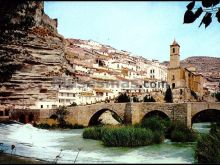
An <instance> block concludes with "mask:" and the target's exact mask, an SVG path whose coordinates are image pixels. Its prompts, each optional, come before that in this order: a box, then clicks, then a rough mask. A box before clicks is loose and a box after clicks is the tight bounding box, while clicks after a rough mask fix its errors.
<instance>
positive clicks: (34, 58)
mask: <svg viewBox="0 0 220 165" xmlns="http://www.w3.org/2000/svg"><path fill="white" fill-rule="evenodd" d="M0 15H1V17H0V34H1V35H0V104H7V105H8V104H16V105H19V104H20V105H21V106H23V104H24V103H25V104H26V105H29V104H30V105H33V104H34V102H35V101H36V99H38V98H55V97H56V91H55V90H54V88H53V85H52V80H53V77H54V76H61V75H62V74H63V73H65V70H66V69H65V64H66V61H65V58H64V47H65V40H64V38H63V37H62V36H61V35H59V34H58V33H57V27H56V26H57V21H56V20H53V19H50V18H49V17H48V16H47V15H46V14H45V13H44V3H43V2H41V1H17V2H9V1H0Z"/></svg>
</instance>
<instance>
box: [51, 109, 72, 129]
mask: <svg viewBox="0 0 220 165" xmlns="http://www.w3.org/2000/svg"><path fill="white" fill-rule="evenodd" d="M68 114H69V111H68V110H67V108H66V107H65V106H61V107H59V108H58V109H57V110H56V112H55V114H54V116H57V120H58V123H59V126H60V127H61V128H63V127H64V126H65V125H66V121H65V119H66V116H67V115H68Z"/></svg>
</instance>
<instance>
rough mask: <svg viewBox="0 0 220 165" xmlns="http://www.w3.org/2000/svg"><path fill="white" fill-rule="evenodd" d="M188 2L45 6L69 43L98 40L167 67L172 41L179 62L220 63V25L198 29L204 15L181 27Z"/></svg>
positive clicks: (47, 4) (47, 12) (213, 21)
mask: <svg viewBox="0 0 220 165" xmlns="http://www.w3.org/2000/svg"><path fill="white" fill-rule="evenodd" d="M189 2H190V1H182V2H175V1H164V2H163V1H145V2H144V1H139V2H134V1H133V2H131V1H130V2H129V1H127V2H126V1H125V2H122V1H121V2H116V1H106V2H104V1H102V2H100V1H90V2H89V1H84V2H83V1H75V2H73V1H60V2H59V1H45V4H44V11H45V13H46V14H47V15H48V16H50V17H51V18H57V19H58V32H59V33H60V34H61V35H63V36H64V37H65V38H75V39H83V40H94V41H97V42H99V43H101V44H105V45H110V46H112V47H114V48H116V49H119V50H126V51H128V52H131V53H132V54H134V55H138V56H143V57H145V58H146V59H149V60H152V59H157V60H159V61H160V62H162V61H169V54H170V52H169V51H170V49H169V46H170V45H171V44H172V42H173V40H174V38H175V40H176V41H177V42H178V43H179V45H180V59H181V60H183V59H185V58H187V57H190V56H212V57H220V23H218V22H217V19H216V18H215V17H213V18H212V23H211V24H210V25H209V26H208V27H207V28H206V29H205V27H204V25H203V26H201V27H200V28H199V24H200V22H201V20H202V17H203V15H204V14H205V13H203V14H202V15H201V16H200V17H199V18H198V19H197V20H196V21H195V22H194V23H192V24H183V17H184V13H185V11H186V5H187V4H188V3H189ZM200 5H201V4H200V2H198V1H197V2H196V7H198V6H200Z"/></svg>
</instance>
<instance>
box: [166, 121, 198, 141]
mask: <svg viewBox="0 0 220 165" xmlns="http://www.w3.org/2000/svg"><path fill="white" fill-rule="evenodd" d="M168 135H170V137H169V138H170V139H171V141H173V142H194V141H196V140H197V138H198V134H197V132H195V131H194V130H193V129H192V128H188V127H187V126H186V125H185V124H184V123H182V122H180V121H175V122H173V123H172V124H171V126H170V128H169V129H168Z"/></svg>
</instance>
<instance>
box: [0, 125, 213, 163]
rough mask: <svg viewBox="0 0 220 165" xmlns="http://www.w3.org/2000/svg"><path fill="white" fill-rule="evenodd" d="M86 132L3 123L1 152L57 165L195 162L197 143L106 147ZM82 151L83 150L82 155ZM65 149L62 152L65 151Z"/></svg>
mask: <svg viewBox="0 0 220 165" xmlns="http://www.w3.org/2000/svg"><path fill="white" fill-rule="evenodd" d="M208 127H209V123H197V124H196V125H193V128H194V129H197V130H198V131H200V132H203V133H206V132H208V130H209V128H208ZM82 132H83V129H72V130H44V129H38V128H35V127H33V126H32V125H30V124H24V125H23V124H8V125H5V124H0V143H3V145H1V146H0V149H3V150H4V152H7V153H11V148H10V147H11V145H12V144H14V145H15V146H16V150H14V154H16V155H21V156H26V157H33V158H37V159H42V160H46V161H55V158H56V156H57V155H59V154H60V158H59V159H58V161H57V163H74V161H75V159H76V156H77V154H78V157H77V159H76V163H194V146H195V143H173V142H170V141H169V140H168V139H166V140H165V142H164V143H162V144H155V145H151V146H143V147H136V148H126V147H105V146H103V145H102V142H101V141H96V140H90V139H83V138H82ZM79 148H81V151H80V152H79V150H78V149H79ZM61 149H62V152H61Z"/></svg>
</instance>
